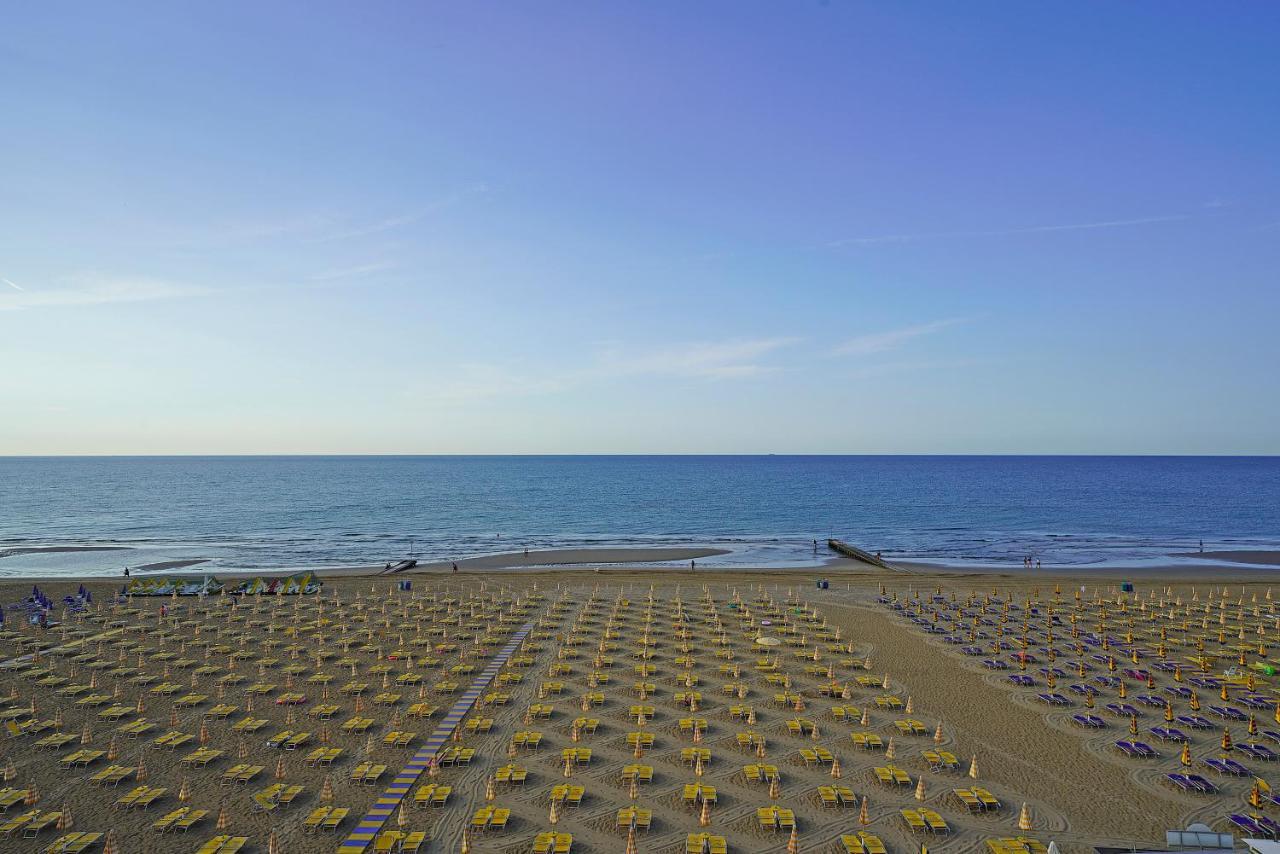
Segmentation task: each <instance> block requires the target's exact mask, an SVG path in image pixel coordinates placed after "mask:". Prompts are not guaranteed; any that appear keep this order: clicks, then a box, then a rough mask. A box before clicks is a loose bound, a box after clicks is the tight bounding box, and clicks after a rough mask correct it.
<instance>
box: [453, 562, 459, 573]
mask: <svg viewBox="0 0 1280 854" xmlns="http://www.w3.org/2000/svg"><path fill="white" fill-rule="evenodd" d="M453 571H454V572H457V571H458V562H457V561H456V560H455V561H454V562H453Z"/></svg>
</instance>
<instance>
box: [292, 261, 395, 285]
mask: <svg viewBox="0 0 1280 854" xmlns="http://www.w3.org/2000/svg"><path fill="white" fill-rule="evenodd" d="M395 266H396V265H395V264H394V263H393V262H391V261H377V262H374V263H371V264H360V265H358V266H355V267H343V268H339V269H336V270H325V271H324V272H321V273H316V274H315V275H313V276H309V277H308V281H312V282H331V281H334V280H335V279H358V278H361V277H363V276H371V275H373V274H374V273H382V272H386V271H387V270H394V269H395Z"/></svg>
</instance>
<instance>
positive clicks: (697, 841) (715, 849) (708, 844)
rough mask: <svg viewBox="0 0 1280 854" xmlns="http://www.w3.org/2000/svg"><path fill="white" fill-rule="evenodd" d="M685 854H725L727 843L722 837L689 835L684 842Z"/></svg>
mask: <svg viewBox="0 0 1280 854" xmlns="http://www.w3.org/2000/svg"><path fill="white" fill-rule="evenodd" d="M684 850H685V854H726V852H727V851H728V850H729V846H728V843H726V842H725V838H724V837H723V836H712V835H711V834H710V833H690V834H689V836H688V838H687V839H686V840H685V845H684Z"/></svg>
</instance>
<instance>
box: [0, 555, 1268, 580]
mask: <svg viewBox="0 0 1280 854" xmlns="http://www.w3.org/2000/svg"><path fill="white" fill-rule="evenodd" d="M725 554H730V552H729V551H728V550H726V549H715V548H601V549H596V548H586V549H548V550H541V551H530V552H529V553H528V555H527V556H526V555H525V554H524V553H523V552H522V551H521V552H505V553H502V554H494V555H482V556H478V557H472V558H462V559H459V560H458V561H457V566H458V572H457V573H456V574H457V575H459V576H475V577H479V578H486V577H489V578H514V577H517V576H519V577H524V576H529V575H534V576H549V577H556V578H560V577H564V578H570V577H581V576H585V575H592V576H598V575H601V574H605V575H609V576H618V575H637V576H643V575H657V576H669V575H672V574H679V573H689V574H692V575H696V576H698V577H716V578H721V579H725V578H728V579H732V578H733V577H734V576H752V577H760V576H778V577H788V578H799V577H804V578H805V579H806V580H809V578H810V577H811V576H813V575H815V574H816V575H823V574H831V575H835V576H839V577H840V578H842V579H845V578H854V577H857V578H866V579H885V580H889V579H899V580H905V579H910V578H913V577H919V578H929V577H933V578H938V579H947V578H951V579H960V578H990V579H999V580H1001V581H1007V582H1016V583H1036V582H1037V581H1038V580H1040V579H1045V580H1053V581H1056V582H1061V581H1063V580H1064V579H1070V578H1078V579H1082V580H1088V581H1091V582H1094V583H1097V582H1099V581H1102V580H1104V579H1110V580H1112V581H1114V582H1117V583H1118V582H1120V581H1129V580H1141V581H1145V582H1152V581H1166V582H1170V583H1174V582H1188V581H1199V582H1204V583H1209V582H1213V583H1216V582H1226V581H1235V580H1238V581H1241V582H1245V583H1250V582H1252V583H1257V582H1260V581H1266V580H1267V579H1268V576H1267V574H1266V573H1267V570H1268V569H1272V568H1280V564H1277V563H1270V562H1266V561H1265V560H1255V561H1253V562H1243V561H1241V562H1231V561H1225V560H1216V559H1214V558H1213V555H1214V553H1209V552H1206V553H1204V555H1203V557H1204V558H1207V559H1205V560H1199V559H1198V558H1200V557H1201V555H1200V553H1196V555H1195V557H1196V558H1197V560H1191V559H1189V558H1188V559H1186V562H1178V563H1172V562H1171V563H1144V564H1130V565H1114V566H1112V565H1106V566H1097V565H1095V566H1088V565H1085V566H1046V567H1043V568H1041V569H1035V570H1027V569H1024V568H1022V567H1020V566H1000V565H994V564H986V565H957V564H946V563H934V562H929V561H918V560H892V559H891V558H890V559H887V562H888V564H889V567H890V568H889V569H881V568H879V567H876V566H873V565H871V564H866V563H862V562H861V561H857V560H853V559H850V558H844V557H840V556H837V555H834V554H820V555H818V556H817V557H818V560H817V561H816V562H814V563H810V564H803V565H801V564H797V565H791V566H733V565H730V566H726V565H724V564H715V563H712V564H706V565H700V566H698V567H697V569H696V570H691V569H690V567H689V563H688V562H689V561H698V560H701V559H703V558H709V557H718V556H720V555H725ZM1229 554H1235V553H1229ZM1262 555H1263V556H1264V557H1268V558H1270V556H1271V555H1274V556H1275V557H1274V558H1270V559H1274V560H1277V561H1280V552H1277V553H1272V552H1267V553H1262ZM206 562H208V559H207V558H201V559H190V560H174V561H160V562H156V563H153V564H146V565H144V566H142V567H138V568H136V569H135V570H134V574H133V575H132V576H131V578H134V577H146V578H154V577H157V576H159V575H163V574H165V573H166V572H171V574H173V575H175V576H186V577H199V576H200V575H210V576H217V577H218V578H224V579H241V578H255V577H266V578H278V577H285V576H289V575H296V574H300V573H312V574H313V575H315V576H316V577H317V578H321V579H381V578H385V579H387V580H391V579H394V578H407V579H410V580H411V579H412V578H414V577H415V576H440V575H444V576H454V575H455V573H454V572H453V571H452V570H453V565H454V562H453V561H431V562H429V563H422V564H419V565H417V566H415V567H413V568H412V569H407V570H400V571H396V572H388V571H387V564H385V563H384V564H364V565H354V566H322V567H289V568H279V569H259V570H221V569H210V570H207V571H203V572H202V571H200V570H199V569H196V568H194V567H198V566H199V565H200V564H203V563H206ZM7 582H38V583H46V584H48V583H90V582H102V583H124V582H125V578H124V576H122V575H118V574H117V575H84V574H58V575H45V574H39V573H34V574H26V575H10V576H0V583H7Z"/></svg>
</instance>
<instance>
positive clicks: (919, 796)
mask: <svg viewBox="0 0 1280 854" xmlns="http://www.w3.org/2000/svg"><path fill="white" fill-rule="evenodd" d="M916 800H917V801H923V800H924V775H923V774H922V775H921V776H920V779H919V780H918V781H917V782H916Z"/></svg>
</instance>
